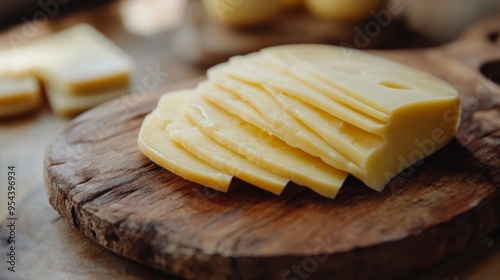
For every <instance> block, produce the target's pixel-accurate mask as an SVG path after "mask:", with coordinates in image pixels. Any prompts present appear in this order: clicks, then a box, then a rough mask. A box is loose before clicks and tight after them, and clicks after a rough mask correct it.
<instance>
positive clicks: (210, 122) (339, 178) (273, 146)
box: [185, 94, 347, 198]
mask: <svg viewBox="0 0 500 280" xmlns="http://www.w3.org/2000/svg"><path fill="white" fill-rule="evenodd" d="M185 106H186V112H187V113H188V116H189V117H190V119H191V121H193V122H194V123H195V124H196V125H197V126H198V127H199V128H200V129H201V130H202V131H203V132H205V133H206V134H207V135H209V136H211V137H212V138H213V139H215V140H216V141H217V142H219V143H221V144H222V145H224V146H226V147H228V148H230V149H232V150H234V151H235V152H238V153H240V154H242V155H244V156H245V157H247V158H248V159H249V160H250V161H252V162H254V163H256V164H257V165H259V166H260V167H262V168H266V169H268V170H271V171H272V172H274V173H276V174H279V175H281V176H283V177H286V178H290V180H291V181H293V182H295V183H297V184H299V185H301V186H304V187H307V188H310V189H311V190H313V191H315V192H317V193H319V194H321V195H323V196H326V197H331V198H333V197H335V196H336V194H337V193H338V191H339V189H340V187H341V186H342V184H343V182H344V180H345V179H346V177H347V173H345V172H342V171H339V170H338V169H335V168H333V167H331V166H329V165H327V164H325V163H324V162H323V161H322V160H321V159H320V158H317V157H313V156H311V155H309V154H307V153H305V152H303V151H301V150H299V149H295V148H292V147H290V146H289V145H287V144H286V143H285V142H283V141H281V140H280V139H278V138H276V137H274V136H272V135H269V134H268V133H266V132H265V131H263V130H260V129H258V128H257V127H255V126H253V125H251V124H249V123H247V122H245V121H243V120H241V119H239V118H236V117H234V116H233V115H230V114H229V113H227V112H225V111H224V110H221V109H220V108H218V107H216V106H215V105H214V104H211V103H210V102H208V101H205V100H204V99H203V98H202V97H201V96H200V95H197V94H190V95H188V97H187V99H186V103H185Z"/></svg>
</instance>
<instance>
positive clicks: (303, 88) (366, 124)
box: [208, 59, 386, 135]
mask: <svg viewBox="0 0 500 280" xmlns="http://www.w3.org/2000/svg"><path fill="white" fill-rule="evenodd" d="M254 60H255V59H254ZM254 60H250V61H248V63H246V64H234V65H233V64H225V65H219V66H218V67H215V68H213V69H211V70H209V71H208V76H209V78H210V79H212V77H214V76H216V75H228V76H230V77H233V78H235V79H239V80H241V81H244V82H247V83H253V84H259V85H260V86H261V87H262V88H264V89H265V90H267V91H268V92H270V93H273V94H280V93H282V94H286V95H289V96H293V97H295V98H297V99H300V100H302V101H304V102H306V103H308V104H310V105H312V106H315V107H317V108H319V109H321V110H323V111H325V112H327V113H329V114H332V115H333V114H335V116H336V117H337V118H339V119H341V120H342V121H345V122H348V123H350V124H352V125H355V126H357V127H359V128H361V129H363V130H365V131H367V132H370V133H374V134H377V135H382V134H383V133H384V129H385V125H386V123H385V122H384V121H381V120H378V119H376V118H373V117H372V116H370V115H367V114H365V113H363V112H361V111H359V110H358V109H357V108H353V107H350V106H348V105H345V104H342V103H338V102H335V101H334V100H332V99H330V98H328V97H327V96H325V95H323V94H321V93H319V92H317V91H316V90H314V89H313V88H311V87H310V86H308V85H306V84H304V83H302V82H300V81H299V80H297V79H295V78H294V77H291V76H289V75H286V74H285V73H283V72H281V71H280V70H273V67H272V65H271V66H269V65H268V66H265V65H267V64H269V63H267V64H264V65H262V64H260V63H259V64H257V65H253V64H252V62H253V61H254Z"/></svg>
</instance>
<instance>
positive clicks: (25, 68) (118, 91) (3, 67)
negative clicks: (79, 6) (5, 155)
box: [0, 24, 133, 117]
mask: <svg viewBox="0 0 500 280" xmlns="http://www.w3.org/2000/svg"><path fill="white" fill-rule="evenodd" d="M132 69H133V62H132V59H131V58H130V57H129V56H128V55H127V54H126V53H125V52H123V51H122V50H121V49H120V48H118V47H117V46H116V45H115V44H114V43H113V42H112V41H110V40H109V39H108V38H106V37H105V36H104V35H102V34H101V33H99V32H98V31H97V30H96V29H94V28H93V27H92V26H90V25H87V24H80V25H77V26H74V27H71V28H68V29H66V30H63V31H61V32H59V33H56V34H53V35H50V36H48V37H45V38H42V39H40V40H37V41H34V42H32V43H30V44H26V45H23V46H21V47H19V48H17V49H9V50H7V51H4V52H2V53H0V77H2V76H4V77H15V78H18V79H23V78H27V77H29V78H36V79H38V80H39V81H40V82H41V84H42V85H43V86H44V89H45V92H46V94H47V97H48V100H49V103H50V106H51V108H52V110H53V111H54V112H56V113H57V114H59V115H62V116H68V117H70V116H74V115H77V114H79V113H81V112H83V111H85V110H87V109H89V108H91V107H94V106H95V105H98V104H100V103H102V102H105V101H108V100H110V99H113V98H116V97H118V96H121V95H123V94H126V93H128V92H129V91H130V87H131V79H132ZM1 86H2V82H1V81H0V87H1ZM12 113H14V112H12Z"/></svg>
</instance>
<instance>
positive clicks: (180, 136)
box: [154, 91, 289, 194]
mask: <svg viewBox="0 0 500 280" xmlns="http://www.w3.org/2000/svg"><path fill="white" fill-rule="evenodd" d="M187 94H189V91H179V92H174V93H168V94H165V95H164V96H162V98H160V101H159V102H158V106H157V109H156V110H155V111H154V112H155V114H156V115H157V117H158V119H159V120H160V123H164V124H166V130H167V132H168V136H169V137H170V139H171V140H173V141H175V142H177V143H179V144H180V145H181V146H183V147H184V148H185V149H186V150H188V151H189V152H191V153H192V154H194V155H196V156H197V157H198V158H200V159H202V160H204V161H206V162H207V163H209V164H211V165H213V166H214V167H216V168H218V169H220V170H223V171H225V172H227V173H228V174H230V175H232V176H234V177H237V178H239V179H241V180H243V181H245V182H247V183H250V184H252V185H254V186H256V187H259V188H261V189H264V190H267V191H269V192H272V193H274V194H280V193H281V192H282V191H283V190H284V189H285V186H286V185H287V183H288V181H289V180H288V179H286V178H283V177H281V176H278V175H276V174H274V173H272V172H270V171H268V170H266V169H263V168H261V167H259V166H258V165H256V164H254V163H252V162H251V161H249V160H247V159H246V158H245V157H244V156H242V155H240V154H238V153H236V152H234V151H232V150H230V149H228V148H226V147H224V146H223V145H221V144H219V143H218V142H217V141H215V140H213V139H212V138H210V137H209V136H207V135H206V134H204V133H203V132H202V131H201V130H200V129H199V128H198V127H197V126H195V125H194V124H193V123H192V122H191V121H190V120H189V119H188V118H187V116H186V114H185V112H184V110H183V103H184V96H185V95H187ZM180 96H182V98H180ZM160 112H162V113H160Z"/></svg>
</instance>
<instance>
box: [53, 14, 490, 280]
mask: <svg viewBox="0 0 500 280" xmlns="http://www.w3.org/2000/svg"><path fill="white" fill-rule="evenodd" d="M491 26H493V27H494V28H496V30H497V31H500V23H499V22H498V20H496V21H495V20H486V21H484V22H482V23H480V24H477V25H476V26H475V27H473V28H471V30H470V31H469V32H468V33H466V34H465V35H464V36H463V37H462V38H461V39H460V40H459V41H457V42H455V43H454V44H451V45H447V46H444V47H441V48H437V49H429V50H415V51H397V52H380V54H382V55H385V56H388V57H391V58H393V59H396V60H400V61H403V62H405V63H407V64H410V65H414V66H415V67H419V68H422V69H424V70H427V71H429V72H432V73H434V74H436V75H438V76H440V77H442V78H444V79H446V80H448V81H449V82H450V83H451V84H452V85H454V86H455V87H456V88H457V89H458V90H459V92H460V94H461V98H462V101H463V120H462V124H461V127H460V129H459V133H458V135H457V137H456V139H455V140H453V141H452V142H451V143H450V144H449V145H447V146H446V147H445V148H444V149H442V150H440V151H439V152H437V153H435V154H433V155H432V156H430V157H428V158H426V159H424V160H423V161H422V162H420V163H418V164H416V165H414V166H412V167H410V168H408V169H407V170H405V171H404V172H403V173H401V174H400V176H398V177H397V178H395V179H394V180H393V181H391V183H390V184H389V186H387V187H386V189H385V190H384V191H383V192H381V193H376V192H374V191H372V190H370V189H368V188H367V187H365V186H364V185H363V184H362V183H360V182H358V181H357V180H355V179H353V178H349V179H348V181H347V182H346V184H345V185H344V187H343V189H342V192H341V193H340V194H339V196H338V197H337V198H336V199H335V200H329V199H326V198H322V197H320V196H318V195H316V194H314V193H313V192H311V191H308V190H306V189H303V188H300V187H297V186H289V187H287V190H286V191H285V193H284V194H283V195H281V196H275V195H272V194H269V193H266V192H264V191H261V190H259V189H257V188H255V187H253V186H250V185H248V184H245V183H243V182H241V181H238V180H235V181H234V182H233V183H232V186H231V189H230V192H229V193H227V194H222V193H217V192H214V191H211V190H210V189H207V188H203V187H201V186H199V185H196V184H194V183H191V182H188V181H185V180H183V179H181V178H179V177H177V176H175V175H174V174H172V173H170V172H168V171H166V170H164V169H163V168H160V167H159V166H157V165H155V164H154V163H152V162H151V161H149V160H148V159H147V158H146V157H145V156H143V155H142V154H141V152H140V151H139V150H138V148H137V145H136V140H137V134H138V130H139V127H140V125H141V123H142V120H143V118H144V116H145V115H146V114H147V113H149V112H150V111H151V110H152V109H153V108H154V107H155V105H156V102H157V100H158V98H159V96H160V94H161V93H163V92H166V91H168V90H172V89H174V88H184V87H194V86H195V85H196V83H197V82H199V80H196V81H189V82H187V83H185V84H182V85H176V86H172V87H170V88H166V89H162V90H161V91H158V92H155V93H151V94H149V95H145V96H144V95H142V96H140V95H132V96H127V97H124V98H121V99H118V100H115V101H112V102H110V103H107V104H105V105H103V106H100V107H98V108H96V109H93V110H91V111H89V112H87V113H85V114H83V115H82V116H80V117H78V118H77V119H75V120H74V121H73V122H72V123H71V124H70V125H69V126H68V127H67V128H66V129H65V130H64V132H63V133H62V134H61V135H59V136H58V137H57V138H56V139H55V141H54V142H53V143H52V145H50V146H49V147H48V149H47V152H46V159H45V183H46V192H47V196H48V199H49V201H50V203H51V205H52V206H53V207H54V208H55V209H56V210H57V211H58V212H59V214H60V215H61V216H62V217H63V218H64V219H65V220H66V221H67V222H68V223H69V224H72V225H74V226H76V227H77V228H78V229H79V230H80V231H81V232H82V233H83V234H85V235H86V236H87V237H89V238H90V239H92V240H94V241H96V242H97V243H99V244H101V245H102V246H104V247H106V248H108V249H110V250H111V251H113V252H116V253H117V254H120V255H122V256H125V257H127V258H130V259H133V260H136V261H138V262H141V263H144V264H148V265H150V266H153V267H156V268H159V269H161V270H164V271H166V272H169V273H173V274H176V275H180V276H183V277H186V278H189V279H332V278H335V279H375V278H384V279H387V278H396V277H399V276H402V275H405V274H407V273H410V272H412V271H414V270H417V269H419V268H422V267H425V266H428V265H430V264H432V263H435V262H437V261H439V260H441V259H443V258H445V257H447V256H449V255H451V254H453V253H455V252H457V251H458V250H460V249H461V248H463V247H464V246H466V245H467V244H469V243H470V242H472V241H474V240H476V239H477V238H479V237H480V236H483V235H485V234H486V233H488V232H489V231H491V230H492V229H493V228H495V227H496V226H497V225H498V224H499V222H498V220H499V219H498V217H499V216H500V215H499V213H500V206H499V204H500V202H499V201H500V200H499V191H498V189H499V187H498V186H499V184H500V176H499V173H500V171H499V170H500V159H499V156H498V155H499V154H500V145H499V144H500V112H499V111H500V101H499V100H500V92H499V89H498V86H497V85H495V84H494V83H493V82H491V81H489V80H488V79H486V78H485V77H484V76H483V75H482V74H481V73H480V71H479V70H478V69H479V67H480V66H481V65H482V64H483V63H486V62H488V61H492V60H500V47H499V46H500V44H499V41H498V38H497V39H496V40H497V41H495V40H492V38H491V36H490V33H489V32H490V31H491V28H490V27H491ZM485 27H488V28H489V29H486V28H485ZM488 38H489V39H488ZM493 39H494V38H493ZM493 74H494V73H493V72H492V75H493ZM486 76H488V75H486ZM471 104H472V105H471ZM409 129H411V128H409Z"/></svg>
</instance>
